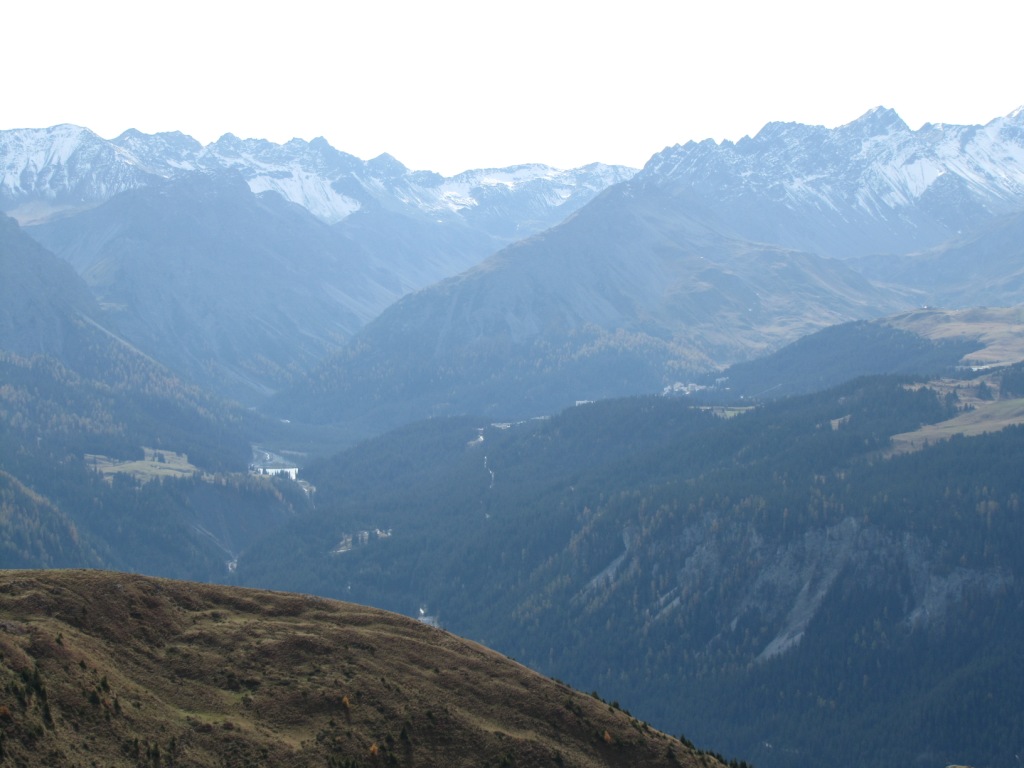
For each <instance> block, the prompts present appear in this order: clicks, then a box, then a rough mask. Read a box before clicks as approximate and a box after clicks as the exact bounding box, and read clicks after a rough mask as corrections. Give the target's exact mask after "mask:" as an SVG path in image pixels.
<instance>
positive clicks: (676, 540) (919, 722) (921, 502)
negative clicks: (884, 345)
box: [239, 378, 1024, 767]
mask: <svg viewBox="0 0 1024 768" xmlns="http://www.w3.org/2000/svg"><path fill="white" fill-rule="evenodd" d="M991 382H992V384H991V386H993V387H996V386H997V383H998V382H997V379H996V378H992V379H991ZM977 387H978V383H977V382H974V383H973V384H972V385H971V389H970V391H973V390H974V389H976V388H977ZM967 392H968V390H967V389H965V390H964V395H962V396H959V395H957V394H956V393H955V392H951V393H941V394H937V393H936V391H934V390H931V389H929V388H927V387H923V388H922V387H920V386H917V385H911V384H910V383H909V382H907V381H903V380H898V379H877V380H871V379H863V380H857V381H855V382H852V383H848V384H846V385H843V386H841V387H838V388H835V389H832V390H829V391H826V392H823V393H820V394H815V395H810V396H805V397H801V398H793V399H786V400H782V401H779V402H777V403H774V404H765V405H763V406H761V407H758V408H755V409H753V410H750V411H747V412H744V413H741V414H739V415H736V416H734V417H733V418H722V417H721V416H720V415H717V414H721V413H729V411H723V410H714V409H700V408H694V407H692V406H691V405H690V402H689V401H688V400H686V399H685V398H678V399H673V398H642V399H637V400H622V401H610V402H605V403H597V404H592V405H584V406H579V407H577V408H571V409H569V410H567V411H565V412H564V413H562V414H560V415H558V416H556V417H553V418H551V419H549V420H541V421H531V422H523V423H518V424H511V425H510V424H488V422H487V421H486V420H474V419H455V420H434V421H429V422H423V423H421V424H417V425H413V426H410V427H407V428H405V429H402V430H399V431H397V432H395V433H393V434H391V435H389V436H386V437H383V438H380V439H378V440H375V441H371V442H369V443H366V444H364V445H362V446H360V447H359V448H358V449H356V450H352V451H349V452H346V453H344V454H342V455H340V456H339V457H337V458H336V459H334V460H331V461H330V462H327V463H325V464H323V465H321V466H318V467H310V468H309V470H308V474H307V476H308V477H309V478H311V479H312V481H313V482H314V483H315V484H316V485H317V488H318V490H317V508H316V510H315V512H313V513H310V514H307V515H304V516H302V517H301V518H300V519H298V520H296V521H295V522H294V523H293V524H291V525H289V526H287V527H286V528H285V529H283V530H282V531H280V532H278V533H277V534H275V536H274V539H273V541H266V542H263V543H262V544H261V545H259V546H257V547H254V548H253V549H252V550H251V551H250V552H248V553H247V554H246V555H245V556H244V557H243V558H242V560H241V561H240V563H239V576H240V578H241V579H242V580H243V582H244V583H249V584H255V585H258V584H279V585H283V586H285V587H286V588H288V589H294V590H300V591H313V592H317V593H321V594H328V595H336V596H344V597H345V598H346V599H352V600H356V601H360V602H368V603H371V604H376V605H381V606H385V607H388V608H391V609H394V610H398V611H401V612H405V613H408V614H413V613H416V612H418V611H424V612H425V613H427V614H430V615H434V616H437V617H438V618H439V619H440V621H441V622H442V623H443V624H444V626H446V627H449V628H451V629H453V630H455V631H458V632H460V633H462V634H465V635H467V636H470V637H474V638H476V639H479V640H481V641H483V642H485V643H487V644H489V645H492V646H493V647H496V648H498V649H501V650H503V651H504V652H507V653H510V654H512V655H513V656H515V657H516V658H518V659H520V660H523V661H524V662H526V663H527V664H529V665H531V666H535V667H536V668H538V669H541V670H543V671H545V672H547V673H549V674H553V675H556V676H558V677H562V678H563V679H567V680H569V681H570V682H572V683H573V684H575V685H577V686H579V687H582V688H584V689H589V688H596V689H598V690H600V691H601V692H602V693H603V694H604V695H606V696H611V697H612V698H616V699H619V700H620V701H624V702H629V707H630V708H631V709H632V710H633V711H634V712H636V713H637V714H639V715H640V716H642V717H645V718H647V717H649V718H651V719H652V720H653V722H655V723H656V724H658V725H659V726H660V727H662V728H666V729H668V730H679V729H685V731H686V733H687V734H688V735H689V736H690V737H691V738H694V739H695V740H696V741H697V742H698V743H713V744H716V747H718V748H720V749H724V750H725V751H726V752H727V753H728V754H737V755H743V756H745V757H747V758H749V759H752V760H753V761H754V762H755V763H756V764H759V765H766V766H803V765H808V764H828V765H835V766H851V767H852V766H857V765H863V764H866V763H870V764H873V765H892V766H897V765H907V764H910V763H913V762H914V761H916V760H919V759H920V760H924V761H925V762H943V763H944V764H945V763H951V762H963V763H968V764H984V765H993V766H995V765H1007V766H1010V765H1013V760H1014V759H1015V758H1014V757H1013V755H1014V754H1015V752H1014V750H1015V749H1016V747H1015V746H1014V745H1015V744H1016V739H1017V738H1019V736H1020V730H1019V729H1020V723H1019V722H1018V720H1017V715H1016V714H1014V713H1019V712H1020V711H1021V700H1020V694H1019V692H1018V691H1017V688H1016V686H1014V685H1013V684H1012V683H1010V682H1009V681H1012V680H1015V679H1017V677H1018V676H1019V674H1020V673H1021V672H1022V671H1024V670H1022V669H1021V668H1020V659H1019V654H1017V653H1016V650H1015V648H1016V644H1017V638H1018V637H1019V632H1020V630H1021V628H1022V624H1024V615H1022V613H1021V610H1020V606H1021V605H1022V601H1021V598H1022V596H1021V595H1020V592H1019V584H1020V583H1021V577H1022V575H1024V572H1022V568H1024V561H1022V560H1021V558H1020V556H1019V552H1020V551H1022V550H1021V546H1020V545H1021V543H1022V537H1024V529H1022V528H1021V519H1020V516H1019V515H1017V514H1016V510H1017V507H1018V506H1019V499H1020V498H1021V497H1022V495H1024V487H1022V485H1021V482H1022V481H1021V480H1020V478H1021V475H1020V473H1019V472H1016V471H1015V469H1014V467H1015V466H1016V463H1017V461H1018V459H1019V456H1020V455H1021V452H1022V451H1024V443H1022V442H1021V441H1022V440H1024V427H1015V428H1011V429H1009V430H1006V431H1004V432H1000V433H998V434H993V435H988V436H981V437H976V438H970V439H963V438H962V439H957V440H953V441H950V442H944V443H942V444H938V445H934V444H933V445H931V446H928V447H923V446H918V448H920V450H918V451H916V452H914V453H911V454H906V455H902V456H897V457H894V458H889V459H883V458H882V457H883V452H884V451H885V449H886V447H887V446H888V444H889V436H890V435H893V434H896V433H899V432H906V431H910V430H912V429H914V428H915V426H916V425H920V424H924V423H934V422H938V421H942V420H943V419H946V418H948V417H950V416H952V415H955V413H957V412H958V411H959V410H960V409H962V408H963V407H964V406H965V405H968V404H969V401H967V400H964V399H962V398H963V397H966V396H967V394H966V393H967ZM1007 396H1015V395H1013V393H1012V391H1011V389H1008V390H1007Z"/></svg>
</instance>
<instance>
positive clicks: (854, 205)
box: [636, 107, 1024, 256]
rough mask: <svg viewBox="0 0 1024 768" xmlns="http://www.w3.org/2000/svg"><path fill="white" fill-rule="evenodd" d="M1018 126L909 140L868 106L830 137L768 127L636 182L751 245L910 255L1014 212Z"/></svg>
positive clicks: (1022, 189)
mask: <svg viewBox="0 0 1024 768" xmlns="http://www.w3.org/2000/svg"><path fill="white" fill-rule="evenodd" d="M1022 122H1024V117H1022V115H1021V110H1017V111H1016V112H1014V113H1011V114H1010V115H1008V116H1007V117H1004V118H998V119H996V120H993V121H992V122H990V123H989V124H988V125H986V126H958V125H931V124H929V125H925V126H923V127H922V128H920V129H919V130H917V131H913V130H911V129H910V128H909V127H908V126H907V124H906V123H905V122H904V121H903V120H902V119H901V118H900V116H899V115H898V114H897V113H896V112H895V111H893V110H892V109H888V108H885V107H877V108H875V109H872V110H869V111H868V112H866V113H865V114H863V115H862V116H860V117H859V118H857V119H856V120H853V121H852V122H850V123H847V124H845V125H842V126H839V127H837V128H834V129H828V128H824V127H822V126H808V125H801V124H798V123H769V124H767V125H766V126H765V127H764V128H763V129H762V130H761V131H760V132H758V133H757V135H756V136H754V137H753V138H750V137H745V138H743V139H741V140H740V141H738V142H736V143H735V144H733V143H732V142H722V143H720V144H718V143H715V142H712V141H705V142H701V143H699V144H697V143H693V142H690V143H688V144H685V145H682V146H679V145H676V146H674V147H669V148H667V149H665V150H664V151H663V152H660V153H658V154H657V155H655V156H654V157H653V158H651V160H650V161H649V162H648V163H647V165H646V166H645V167H644V169H643V170H642V171H641V172H640V173H639V174H638V175H637V177H636V182H637V183H643V184H655V185H659V186H663V185H672V186H673V187H675V188H677V189H678V190H679V191H680V193H684V192H685V194H687V195H689V196H690V197H691V198H692V199H694V200H698V201H700V205H701V206H703V207H704V208H710V209H713V210H714V211H715V212H716V215H717V216H719V217H720V218H721V219H722V220H723V221H725V222H728V223H729V225H730V226H732V227H733V228H734V231H735V232H736V233H737V234H740V235H741V236H743V237H746V238H749V239H754V240H762V241H766V242H779V243H783V244H786V245H788V246H790V247H794V248H801V249H807V250H814V251H817V252H821V253H829V254H832V255H838V256H849V255H854V254H857V253H863V252H865V251H866V252H871V251H873V250H882V251H884V250H886V249H887V248H891V247H892V244H893V243H894V242H896V243H901V244H903V243H905V247H907V248H910V247H912V246H913V244H915V243H917V244H921V243H923V244H924V245H928V244H934V243H937V242H941V241H942V240H945V239H947V238H948V237H951V236H953V235H954V234H955V231H956V230H955V229H950V226H949V225H948V224H947V222H949V221H952V220H953V219H956V220H957V221H959V222H960V226H962V225H963V223H964V222H970V221H981V220H984V219H986V218H991V217H993V216H997V215H1000V214H1002V213H1008V212H1010V211H1013V210H1017V209H1018V208H1019V207H1020V206H1021V205H1022V204H1024V129H1022ZM820 212H832V213H831V220H828V219H829V217H826V219H825V220H822V218H821V217H820V215H819V214H820ZM954 213H955V215H954ZM811 214H814V215H813V216H812V215H811ZM815 217H817V218H815ZM810 220H815V221H817V222H818V224H816V225H815V227H816V228H817V229H818V230H819V231H817V232H812V231H811V229H813V228H812V227H809V226H808V225H806V224H804V223H802V222H805V221H810ZM826 230H827V232H826ZM901 247H903V246H902V245H901Z"/></svg>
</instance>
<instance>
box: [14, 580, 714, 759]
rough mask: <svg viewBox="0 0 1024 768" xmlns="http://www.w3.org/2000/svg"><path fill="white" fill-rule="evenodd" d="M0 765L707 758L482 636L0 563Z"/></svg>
mask: <svg viewBox="0 0 1024 768" xmlns="http://www.w3.org/2000/svg"><path fill="white" fill-rule="evenodd" d="M0 654H2V657H0V765H3V766H7V765H12V766H207V765H209V766H214V765H216V766H249V765H252V766H257V765H258V766H318V767H321V766H347V767H350V766H377V765H380V766H385V765H391V766H488V765H490V766H512V765H520V766H627V765H629V766H659V765H664V766H670V765H690V766H698V765H706V766H713V765H718V762H717V761H716V760H714V759H713V758H712V757H711V756H709V755H703V756H701V755H698V754H696V753H694V752H693V751H692V750H690V749H688V748H687V747H686V746H684V745H683V744H681V743H680V742H679V741H677V740H676V739H673V738H671V737H669V736H666V735H664V734H662V733H660V732H657V731H655V730H653V729H651V728H649V727H648V726H646V725H645V724H642V723H640V722H638V721H636V720H634V719H633V718H631V717H630V716H628V715H627V714H625V713H624V712H622V711H619V710H618V709H614V708H612V707H610V706H609V705H608V704H606V703H603V702H601V701H599V700H598V699H595V698H593V697H591V696H588V695H585V694H581V693H579V692H577V691H574V690H572V689H570V688H568V687H567V686H565V685H563V684H561V683H558V682H555V681H552V680H548V679H547V678H544V677H541V676H540V675H537V674H536V673H534V672H531V671H530V670H528V669H526V668H525V667H523V666H521V665H519V664H517V663H515V662H513V661H511V660H509V659H508V658H506V657H503V656H501V655H499V654H497V653H494V652H493V651H490V650H488V649H486V648H483V647H482V646H479V645H476V644H474V643H471V642H468V641H466V640H462V639H460V638H458V637H454V636H453V635H450V634H448V633H446V632H443V631H441V630H438V629H434V628H432V627H429V626H426V625H424V624H421V623H419V622H416V621H413V620H412V619H408V618H404V617H402V616H397V615H394V614H390V613H386V612H384V611H379V610H375V609H372V608H364V607H360V606H356V605H351V604H347V603H340V602H334V601H328V600H322V599H318V598H312V597H306V596H301V595H292V594H284V593H275V592H264V591H256V590H246V589H239V588H230V587H220V586H210V585H203V584H193V583H186V582H176V581H169V580H164V579H155V578H148V577H142V576H135V575H128V574H121V573H106V572H100V571H81V570H79V571H0Z"/></svg>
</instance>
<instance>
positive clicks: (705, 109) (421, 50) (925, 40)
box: [0, 0, 1024, 175]
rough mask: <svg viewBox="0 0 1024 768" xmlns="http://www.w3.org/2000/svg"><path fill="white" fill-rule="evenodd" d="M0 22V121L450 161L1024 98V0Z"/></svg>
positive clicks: (518, 7)
mask: <svg viewBox="0 0 1024 768" xmlns="http://www.w3.org/2000/svg"><path fill="white" fill-rule="evenodd" d="M2 25H3V34H2V43H0V67H2V69H0V71H2V72H3V75H4V77H3V90H2V93H3V95H2V97H0V105H2V106H0V128H35V127H43V126H48V125H54V124H57V123H64V122H68V123H75V124H78V125H84V126H86V127H89V128H91V129H92V130H94V131H95V132H96V133H98V134H100V135H101V136H103V137H105V138H112V137H114V136H116V135H118V134H119V133H121V132H122V131H124V130H125V129H127V128H137V129H139V130H141V131H144V132H146V133H154V132H157V131H169V130H180V131H182V132H184V133H187V134H190V135H191V136H194V137H195V138H196V139H198V140H200V141H201V142H203V143H208V142H210V141H213V140H215V139H217V138H218V137H219V136H221V135H222V134H224V133H227V132H231V133H234V134H235V135H237V136H241V137H257V138H266V139H270V140H271V141H276V142H284V141H287V140H288V139H290V138H292V137H299V138H303V139H312V138H314V137H316V136H324V137H325V138H326V139H327V140H328V141H329V142H330V143H331V144H332V145H333V146H335V147H337V148H338V149H341V150H343V151H345V152H349V153H351V154H354V155H357V156H358V157H361V158H364V159H369V158H371V157H375V156H376V155H378V154H380V153H382V152H389V153H391V154H392V155H394V156H395V157H396V158H398V159H399V160H400V161H402V162H403V163H404V164H405V165H407V166H409V167H411V168H416V169H430V170H436V171H440V172H442V173H444V174H446V175H450V174H453V173H456V172H458V171H461V170H465V169H467V168H479V167H488V166H490V167H495V166H504V165H510V164H513V163H521V162H544V163H548V164H551V165H555V166H558V167H563V168H565V167H572V166H577V165H582V164H584V163H587V162H592V161H595V160H600V161H603V162H609V163H623V164H628V165H634V166H640V165H642V164H643V163H644V162H646V160H647V159H648V158H649V157H650V156H651V155H652V154H653V153H655V152H657V151H659V150H661V149H662V148H663V147H665V146H667V145H671V144H676V143H684V142H686V141H687V140H689V139H695V140H701V139H705V138H714V139H716V140H721V139H733V140H736V139H739V138H741V137H743V136H744V135H747V134H750V135H753V134H754V133H756V132H757V131H758V130H760V128H761V127H762V126H763V125H764V124H765V123H766V122H769V121H773V120H786V121H797V122H805V123H816V124H822V125H827V126H830V127H831V126H835V125H840V124H843V123H847V122H849V121H851V120H853V119H855V118H857V117H858V116H860V115H861V114H862V113H864V112H865V111H867V110H868V109H870V108H871V107H874V106H878V105H883V106H887V107H892V108H893V109H895V110H896V111H897V112H898V113H899V114H900V115H901V116H902V117H903V119H904V120H906V122H907V123H908V124H909V125H910V126H911V127H912V128H918V127H920V125H922V124H923V123H925V122H946V123H984V122H988V121H989V120H990V119H992V118H994V117H998V116H1000V115H1005V114H1007V113H1009V112H1010V111H1012V110H1014V109H1016V108H1017V107H1019V106H1021V105H1024V78H1022V76H1021V75H1022V72H1024V66H1022V64H1021V55H1020V51H1021V42H1020V34H1021V29H1024V3H1022V2H1020V0H1003V1H1001V2H992V1H991V0H974V1H973V2H972V3H965V2H962V0H961V2H957V3H953V2H935V1H933V2H903V1H901V0H885V1H879V0H857V2H848V1H846V2H842V3H840V2H833V3H828V2H821V1H820V0H819V1H818V2H802V1H799V2H798V1H796V0H772V1H770V2H769V1H768V0H762V1H760V2H756V1H748V0H734V1H733V2H714V1H712V0H705V1H703V2H670V1H669V0H662V1H661V2H651V1H649V0H619V2H615V3H610V2H601V1H600V0H591V2H575V1H573V2H568V1H562V2H559V0H543V1H537V0H516V1H515V2H507V1H506V0H491V2H487V0H472V1H463V0H434V1H433V2H431V1H429V0H424V1H421V2H413V1H411V0H390V1H389V0H363V1H362V2H359V3H355V2H334V3H329V2H322V1H321V2H310V1H309V0H289V2H277V3H269V2H260V1H259V0H255V1H250V2H244V3H243V2H229V1H226V0H204V2H196V1H195V0H175V2H170V3H159V4H155V3H140V2H138V1H137V0H133V2H120V1H117V0H92V1H91V2H82V1H81V0H75V1H74V2H68V1H67V0H51V1H50V2H46V3H32V2H16V3H8V4H6V5H5V8H4V10H3V14H2Z"/></svg>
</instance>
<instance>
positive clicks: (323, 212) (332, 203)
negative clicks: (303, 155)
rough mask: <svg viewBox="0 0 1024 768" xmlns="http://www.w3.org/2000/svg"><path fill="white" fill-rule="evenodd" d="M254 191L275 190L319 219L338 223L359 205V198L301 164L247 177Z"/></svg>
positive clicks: (256, 192)
mask: <svg viewBox="0 0 1024 768" xmlns="http://www.w3.org/2000/svg"><path fill="white" fill-rule="evenodd" d="M248 182H249V189H251V190H252V192H253V194H255V195H259V194H262V193H264V192H276V193H277V194H279V195H281V197H283V198H284V199H285V200H288V201H290V202H293V203H297V204H298V205H301V206H302V207H303V208H305V209H306V210H308V211H309V212H310V213H312V214H313V215H314V216H316V217H317V218H318V219H320V220H322V221H325V222H327V223H328V224H335V223H337V222H339V221H341V220H342V219H344V218H346V217H347V216H349V215H351V214H353V213H355V212H356V211H358V210H359V209H360V207H361V206H360V204H359V201H358V200H353V199H352V198H350V197H346V196H345V195H342V194H339V193H338V192H336V191H335V190H334V188H333V187H332V186H331V183H330V181H328V180H327V179H325V178H323V177H322V176H318V175H317V174H315V173H310V172H309V171H305V170H303V169H302V168H299V167H298V166H296V167H293V168H292V169H291V173H289V174H287V175H280V174H264V175H258V176H253V177H251V178H250V179H248Z"/></svg>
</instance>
